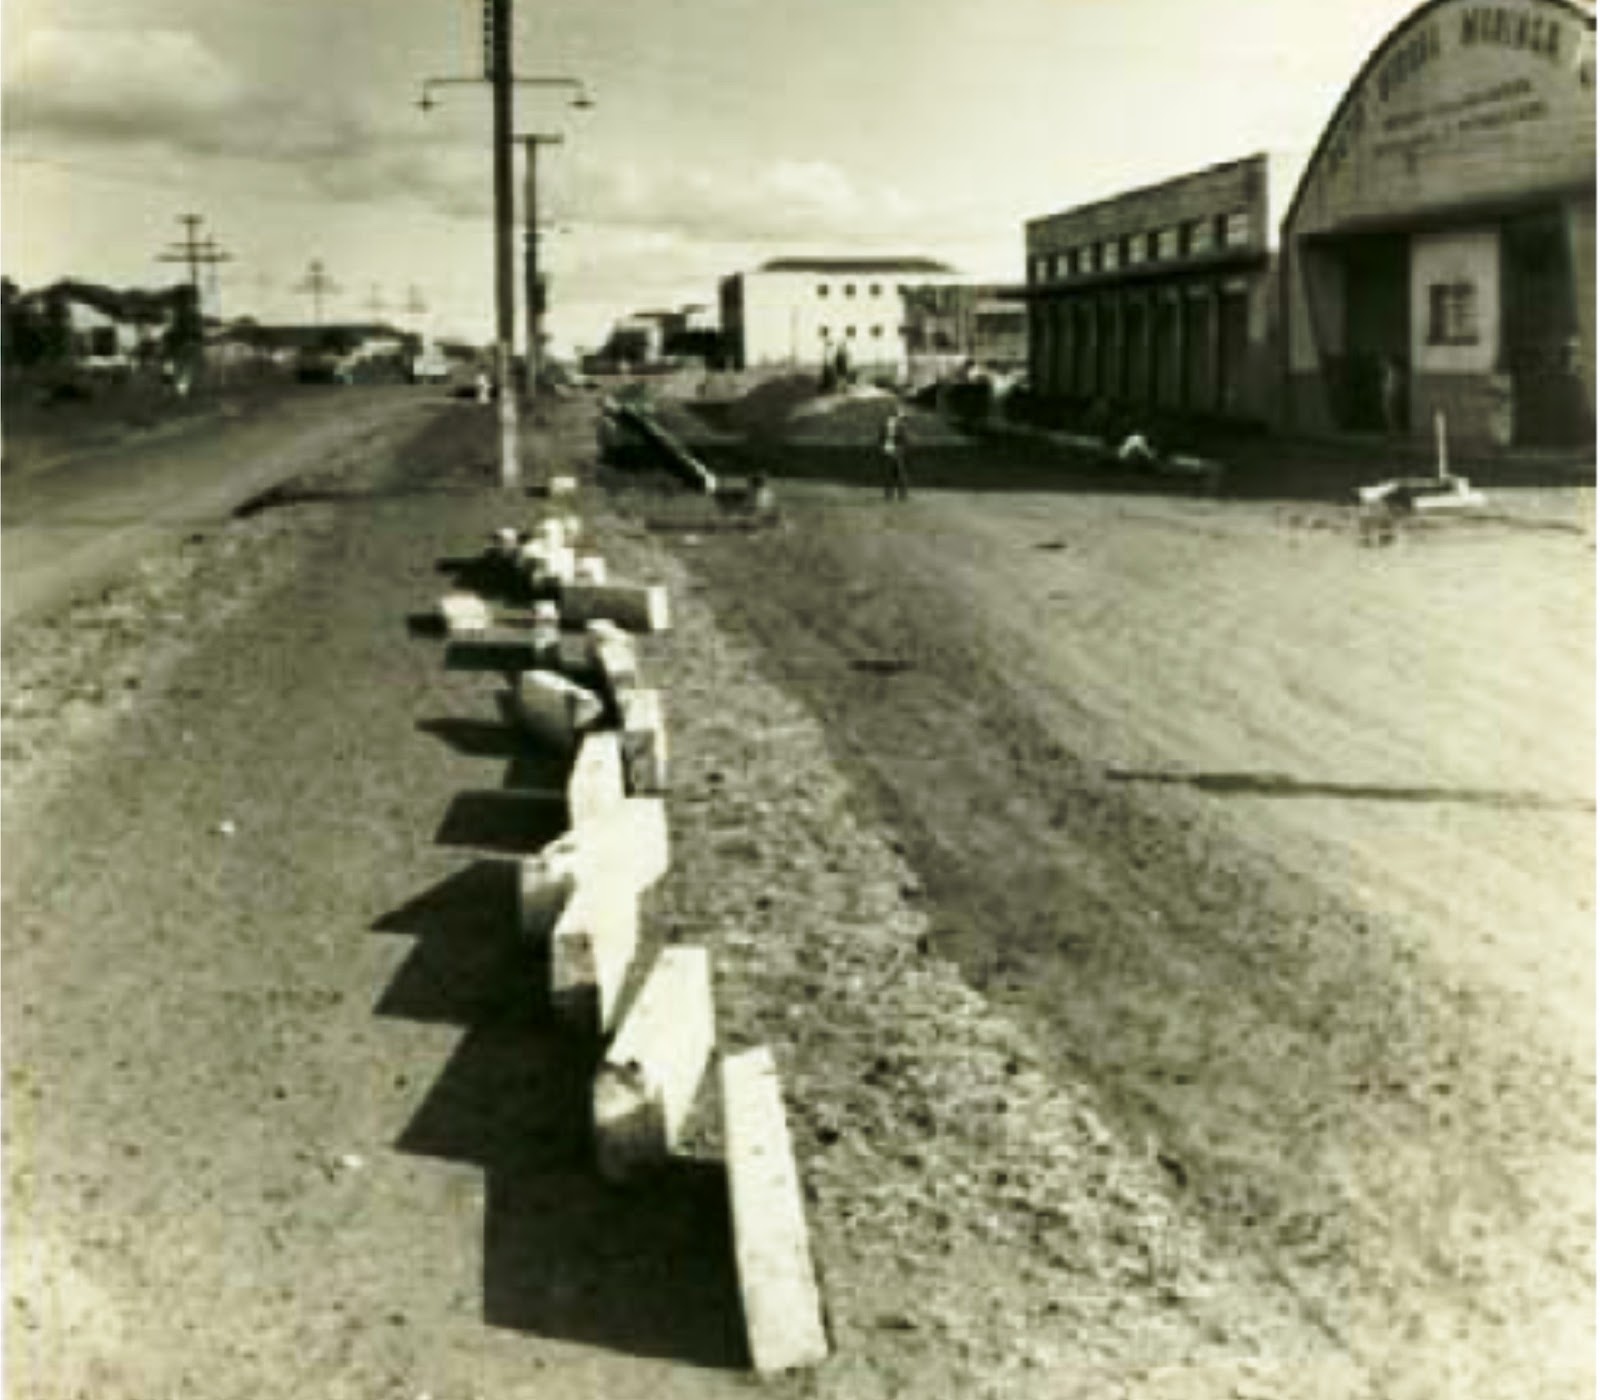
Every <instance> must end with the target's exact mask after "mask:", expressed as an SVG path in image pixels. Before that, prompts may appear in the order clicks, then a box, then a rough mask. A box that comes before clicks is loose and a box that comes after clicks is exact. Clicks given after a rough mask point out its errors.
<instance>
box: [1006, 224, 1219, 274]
mask: <svg viewBox="0 0 1600 1400" xmlns="http://www.w3.org/2000/svg"><path fill="white" fill-rule="evenodd" d="M1249 242H1250V211H1249V210H1248V209H1235V210H1232V211H1230V212H1229V213H1226V214H1215V215H1210V216H1208V217H1205V218H1199V219H1186V220H1185V221H1184V222H1183V223H1181V224H1169V225H1167V227H1165V228H1159V229H1149V230H1147V231H1145V232H1142V233H1125V234H1123V235H1121V236H1120V237H1118V238H1105V239H1101V240H1099V241H1098V242H1094V243H1084V244H1080V245H1079V246H1078V247H1076V248H1068V249H1066V250H1065V251H1063V252H1059V253H1038V254H1035V255H1034V257H1033V258H1032V259H1030V263H1029V268H1028V272H1029V277H1030V280H1031V281H1034V282H1049V281H1053V280H1055V279H1057V278H1062V277H1081V276H1084V275H1086V274H1088V273H1092V272H1116V271H1117V270H1119V269H1120V268H1124V267H1139V266H1141V265H1143V264H1145V263H1153V262H1170V261H1172V260H1173V259H1175V258H1192V257H1195V256H1197V255H1199V254H1202V253H1211V252H1215V251H1216V250H1217V249H1219V248H1243V247H1245V246H1246V245H1247V244H1248V243H1249Z"/></svg>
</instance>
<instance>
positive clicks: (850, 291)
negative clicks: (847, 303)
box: [844, 282, 856, 297]
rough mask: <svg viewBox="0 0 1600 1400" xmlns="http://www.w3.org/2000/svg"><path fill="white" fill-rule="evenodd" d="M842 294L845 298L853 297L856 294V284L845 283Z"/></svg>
mask: <svg viewBox="0 0 1600 1400" xmlns="http://www.w3.org/2000/svg"><path fill="white" fill-rule="evenodd" d="M844 294H845V295H846V296H847V297H853V296H854V295H855V294H856V284H855V283H854V282H846V283H845V284H844Z"/></svg>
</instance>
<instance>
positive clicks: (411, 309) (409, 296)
mask: <svg viewBox="0 0 1600 1400" xmlns="http://www.w3.org/2000/svg"><path fill="white" fill-rule="evenodd" d="M406 314H407V315H408V316H426V315H427V314H428V303H427V302H425V301H424V300H423V299H422V288H421V287H412V288H411V289H410V290H409V291H407V292H406Z"/></svg>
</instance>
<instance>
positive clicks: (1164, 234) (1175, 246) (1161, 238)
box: [1156, 225, 1181, 259]
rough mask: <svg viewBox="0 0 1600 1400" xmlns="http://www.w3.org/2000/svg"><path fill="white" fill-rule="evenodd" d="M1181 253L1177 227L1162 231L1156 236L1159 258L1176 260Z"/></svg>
mask: <svg viewBox="0 0 1600 1400" xmlns="http://www.w3.org/2000/svg"><path fill="white" fill-rule="evenodd" d="M1180 251H1181V246H1180V243H1179V237H1178V228H1177V225H1173V226H1172V227H1170V228H1164V229H1162V230H1161V231H1160V232H1159V233H1158V234H1156V256H1157V257H1158V258H1163V259H1166V258H1175V257H1177V256H1178V254H1179V252H1180Z"/></svg>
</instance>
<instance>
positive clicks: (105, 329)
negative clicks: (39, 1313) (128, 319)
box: [89, 326, 117, 355]
mask: <svg viewBox="0 0 1600 1400" xmlns="http://www.w3.org/2000/svg"><path fill="white" fill-rule="evenodd" d="M89 353H90V354H91V355H115V354H116V353H117V331H116V327H115V326H96V327H95V328H94V329H93V330H91V331H90V332H89Z"/></svg>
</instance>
